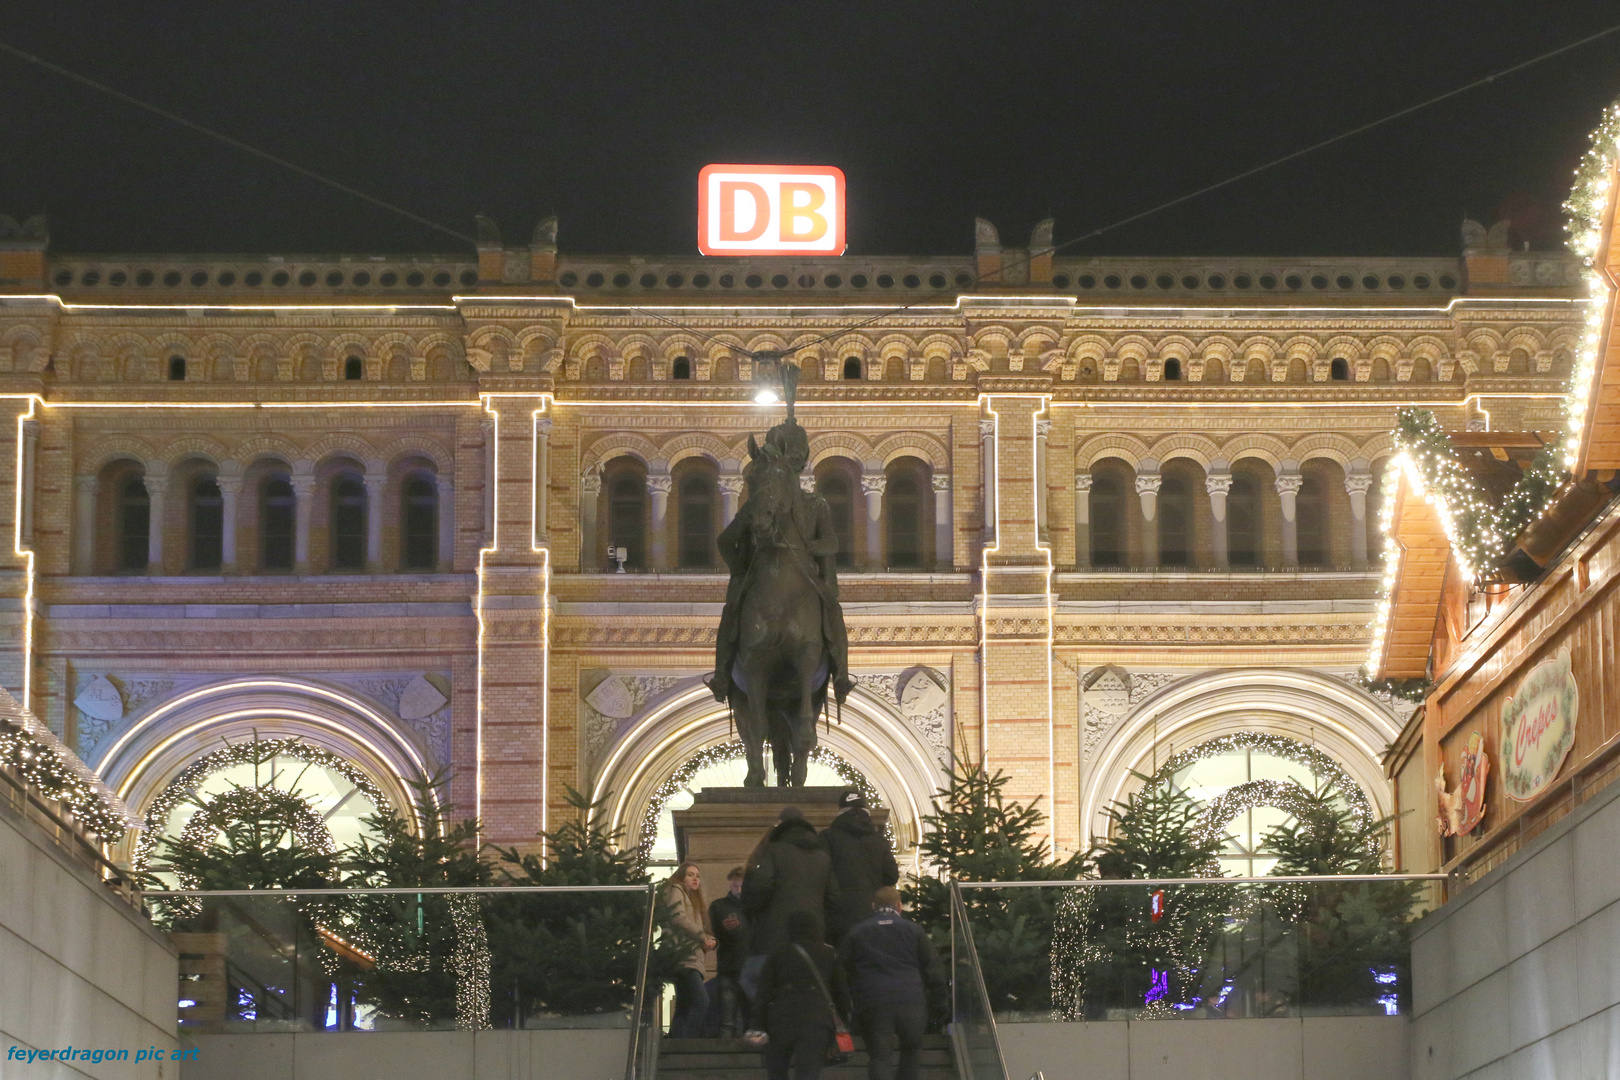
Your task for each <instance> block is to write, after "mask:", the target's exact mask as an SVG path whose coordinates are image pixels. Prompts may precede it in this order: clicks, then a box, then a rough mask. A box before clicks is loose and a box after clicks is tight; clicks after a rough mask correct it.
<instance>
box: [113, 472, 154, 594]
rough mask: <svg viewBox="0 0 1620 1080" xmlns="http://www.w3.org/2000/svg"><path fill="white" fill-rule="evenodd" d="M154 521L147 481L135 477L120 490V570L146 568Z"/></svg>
mask: <svg viewBox="0 0 1620 1080" xmlns="http://www.w3.org/2000/svg"><path fill="white" fill-rule="evenodd" d="M151 523H152V502H151V500H150V499H149V498H148V497H147V494H146V482H145V481H144V480H142V479H141V478H140V477H138V476H137V477H134V478H132V479H130V480H126V481H125V482H124V486H123V487H122V488H120V489H119V491H118V569H120V570H124V571H130V570H136V571H139V570H145V569H146V556H147V551H148V547H147V543H148V537H149V535H150V531H151Z"/></svg>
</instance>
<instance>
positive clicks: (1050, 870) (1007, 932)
mask: <svg viewBox="0 0 1620 1080" xmlns="http://www.w3.org/2000/svg"><path fill="white" fill-rule="evenodd" d="M1007 781H1008V777H1007V776H1006V774H1005V773H1002V772H995V773H991V772H988V771H987V770H986V769H985V767H984V766H983V765H982V764H974V763H971V762H965V761H962V760H961V759H959V758H955V757H953V759H952V762H951V770H950V780H949V783H948V785H947V786H946V787H945V788H944V789H942V790H941V791H940V792H939V793H938V795H937V798H936V802H937V804H938V806H939V812H938V813H936V814H931V815H928V816H925V817H924V818H923V824H924V825H925V827H926V828H925V831H924V833H923V841H922V853H923V857H924V858H925V859H927V860H928V861H929V863H930V864H931V865H932V866H933V867H934V869H935V872H936V875H937V876H927V877H918V878H914V879H913V882H912V888H911V890H910V897H909V900H910V902H911V906H912V911H913V915H914V917H915V918H916V919H917V921H918V922H920V923H922V925H923V926H925V927H927V928H928V930H929V932H930V933H932V934H933V936H934V939H935V941H936V943H937V944H939V945H940V947H941V949H942V950H949V948H950V930H951V900H950V886H949V883H950V882H951V881H1066V880H1070V879H1072V878H1075V877H1077V876H1078V875H1079V872H1080V857H1079V856H1078V855H1071V856H1069V857H1067V858H1063V859H1055V858H1054V857H1053V854H1052V850H1051V846H1050V842H1049V840H1048V837H1047V836H1046V834H1045V832H1044V827H1045V825H1046V815H1045V814H1044V813H1042V812H1041V810H1040V807H1039V802H1040V800H1039V799H1038V798H1037V799H1036V800H1035V801H1034V802H1032V803H1030V804H1029V805H1028V806H1025V805H1023V804H1022V803H1019V802H1016V801H1012V800H1009V799H1008V798H1007V796H1006V792H1005V788H1006V786H1007ZM1057 893H1058V890H1055V889H965V890H963V893H962V900H963V904H964V906H965V908H966V910H967V917H968V923H969V925H970V926H971V927H972V929H973V937H974V945H975V947H976V948H977V950H978V953H979V961H980V966H981V968H982V970H983V973H984V981H985V988H986V989H987V990H988V991H989V994H990V1001H991V1005H992V1007H993V1008H994V1009H995V1010H996V1011H997V1012H998V1013H1003V1012H1009V1011H1017V1012H1036V1011H1039V1012H1044V1011H1046V1010H1047V1009H1049V1008H1050V1006H1051V991H1050V986H1051V967H1050V964H1051V959H1050V956H1051V949H1050V942H1051V935H1052V924H1053V915H1054V911H1055V907H1056V904H1057V900H1058V896H1057Z"/></svg>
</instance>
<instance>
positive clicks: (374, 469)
mask: <svg viewBox="0 0 1620 1080" xmlns="http://www.w3.org/2000/svg"><path fill="white" fill-rule="evenodd" d="M387 488H388V463H387V462H383V461H368V462H366V569H367V570H370V571H371V572H372V573H376V572H377V571H378V570H381V569H382V523H383V492H384V491H386V490H387Z"/></svg>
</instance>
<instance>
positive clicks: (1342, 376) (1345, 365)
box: [1328, 356, 1350, 382]
mask: <svg viewBox="0 0 1620 1080" xmlns="http://www.w3.org/2000/svg"><path fill="white" fill-rule="evenodd" d="M1328 378H1330V379H1332V380H1333V381H1334V382H1349V381H1350V361H1348V360H1346V359H1345V358H1344V357H1342V356H1335V357H1334V358H1333V363H1331V364H1329V365H1328Z"/></svg>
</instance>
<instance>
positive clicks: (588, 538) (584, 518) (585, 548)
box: [579, 469, 602, 574]
mask: <svg viewBox="0 0 1620 1080" xmlns="http://www.w3.org/2000/svg"><path fill="white" fill-rule="evenodd" d="M601 494H602V474H601V473H599V472H597V471H596V470H595V469H592V470H590V471H589V472H587V473H586V474H585V475H584V476H581V477H580V478H579V568H580V570H581V571H583V572H584V573H587V574H591V573H595V572H596V569H597V568H598V567H599V566H601V565H602V553H601V552H600V551H598V550H597V548H596V504H597V500H598V496H600V495H601Z"/></svg>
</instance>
